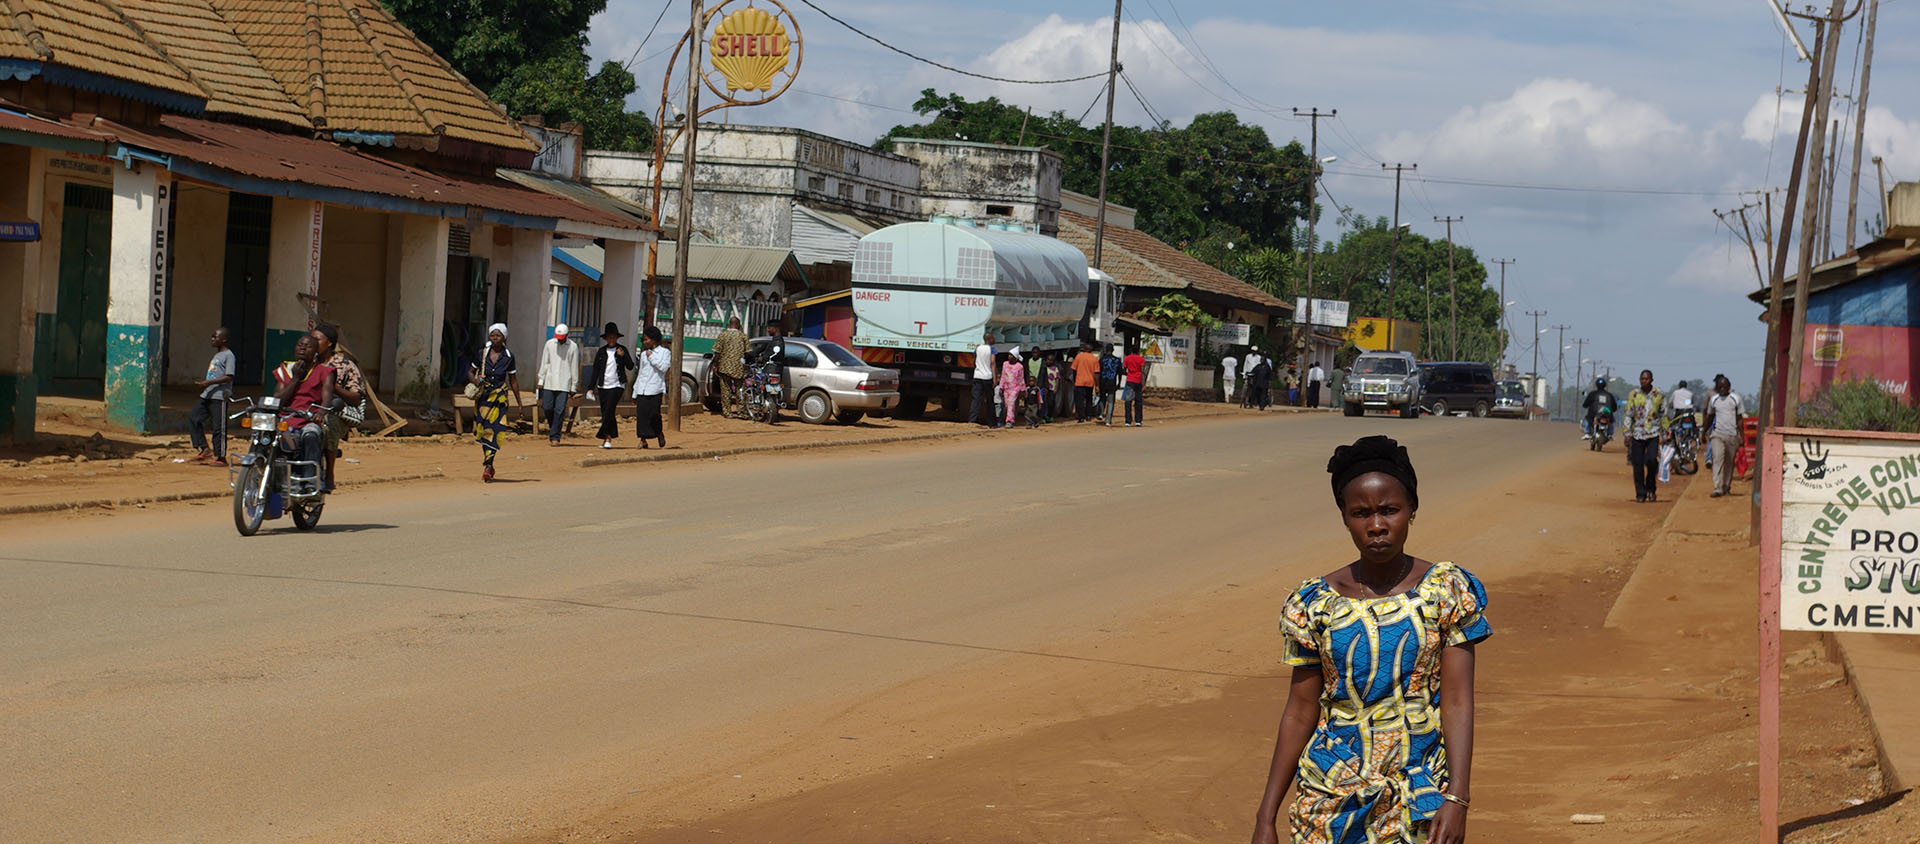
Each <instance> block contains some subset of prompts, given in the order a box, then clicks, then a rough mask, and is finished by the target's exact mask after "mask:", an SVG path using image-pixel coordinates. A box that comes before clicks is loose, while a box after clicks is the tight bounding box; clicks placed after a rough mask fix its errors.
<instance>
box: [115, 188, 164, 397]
mask: <svg viewBox="0 0 1920 844" xmlns="http://www.w3.org/2000/svg"><path fill="white" fill-rule="evenodd" d="M136 168H137V169H130V168H126V167H116V168H115V169H114V171H113V234H112V237H111V238H110V239H109V241H108V242H109V244H110V246H109V247H108V251H107V267H108V280H107V369H106V379H105V391H106V405H107V421H109V422H111V423H113V424H114V425H117V426H119V427H122V428H125V429H127V430H130V431H139V432H142V433H149V432H152V431H154V430H156V429H157V427H158V424H159V421H160V419H159V417H160V381H161V377H162V375H163V374H164V373H163V372H161V368H160V363H161V350H162V349H164V348H166V324H165V319H166V306H167V283H168V281H169V279H168V278H167V250H168V249H169V248H170V247H171V246H172V244H171V243H170V242H169V241H170V237H171V234H172V232H171V231H170V228H171V225H170V224H171V222H172V221H171V219H170V218H169V215H168V208H169V205H170V204H171V200H172V195H173V179H172V176H171V174H169V173H168V172H166V171H165V170H163V169H161V168H160V167H158V166H156V165H153V164H149V163H144V162H143V163H140V164H138V165H136Z"/></svg>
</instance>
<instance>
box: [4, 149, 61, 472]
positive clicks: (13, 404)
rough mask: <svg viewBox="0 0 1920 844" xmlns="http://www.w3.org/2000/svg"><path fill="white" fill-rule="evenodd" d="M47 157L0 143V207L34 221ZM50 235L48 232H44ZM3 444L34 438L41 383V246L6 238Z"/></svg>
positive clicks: (42, 197) (42, 192)
mask: <svg viewBox="0 0 1920 844" xmlns="http://www.w3.org/2000/svg"><path fill="white" fill-rule="evenodd" d="M46 170H47V168H46V155H45V153H42V152H40V151H39V150H37V149H35V148H33V147H22V146H5V145H0V208H17V209H19V210H20V211H21V212H23V213H25V214H26V215H27V216H28V217H29V218H30V219H31V220H33V221H34V222H36V223H40V224H42V228H43V229H44V227H45V224H47V223H48V222H49V221H48V220H46V219H45V215H44V214H42V213H41V211H42V207H41V206H42V203H44V202H45V194H46ZM40 237H41V238H42V239H45V237H46V232H45V231H44V230H43V231H42V232H41V234H40ZM9 311H10V312H11V313H12V314H13V316H11V317H0V319H4V320H5V322H4V323H0V442H8V441H11V442H26V441H28V440H30V439H33V414H34V403H35V400H36V398H37V397H38V394H39V382H38V379H37V378H36V377H35V375H34V374H33V345H34V321H35V318H36V314H38V313H39V311H40V244H39V243H38V242H35V241H0V313H7V312H9Z"/></svg>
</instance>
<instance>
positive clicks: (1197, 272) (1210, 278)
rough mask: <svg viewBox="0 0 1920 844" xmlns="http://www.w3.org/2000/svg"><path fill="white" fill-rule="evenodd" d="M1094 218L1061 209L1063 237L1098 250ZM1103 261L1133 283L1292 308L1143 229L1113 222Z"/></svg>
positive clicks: (1124, 281) (1087, 250)
mask: <svg viewBox="0 0 1920 844" xmlns="http://www.w3.org/2000/svg"><path fill="white" fill-rule="evenodd" d="M1094 225H1095V224H1094V219H1093V218H1092V217H1088V216H1085V215H1082V214H1075V213H1074V212H1072V211H1067V210H1062V211H1061V212H1060V239H1061V240H1064V241H1066V242H1067V243H1070V244H1073V245H1074V246H1076V247H1078V248H1079V249H1080V251H1082V252H1085V253H1087V255H1088V256H1089V257H1091V256H1092V254H1093V229H1094ZM1100 257H1101V259H1102V263H1103V264H1104V266H1102V267H1101V269H1103V270H1105V271H1106V273H1107V274H1108V275H1111V276H1113V277H1114V278H1115V279H1116V280H1118V281H1119V282H1120V283H1121V284H1122V285H1125V286H1128V287H1163V288H1169V289H1183V290H1185V289H1190V290H1193V291H1198V292H1203V293H1209V294H1212V295H1213V296H1214V297H1218V298H1225V299H1234V300H1238V301H1239V302H1242V303H1246V304H1248V305H1251V306H1253V307H1255V308H1264V309H1267V310H1270V311H1275V312H1280V311H1291V310H1293V306H1292V305H1290V304H1288V303H1286V302H1282V301H1280V300H1279V299H1276V298H1274V297H1273V296H1271V295H1269V294H1268V293H1267V292H1266V291H1264V290H1261V289H1260V288H1258V287H1255V286H1253V285H1251V284H1248V283H1246V282H1244V281H1241V280H1240V279H1237V278H1234V277H1233V276H1231V275H1228V274H1227V273H1225V272H1222V271H1221V270H1220V269H1219V268H1217V267H1215V266H1213V265H1212V264H1209V263H1207V262H1205V261H1202V260H1200V259H1198V258H1195V257H1193V256H1191V255H1188V254H1187V253H1185V252H1182V251H1180V250H1178V249H1175V248H1173V247H1172V246H1169V245H1167V244H1165V243H1162V242H1160V241H1159V240H1156V239H1155V238H1153V237H1152V236H1151V235H1148V234H1147V233H1146V232H1143V231H1140V230H1138V229H1129V228H1123V227H1120V226H1115V225H1108V226H1107V229H1106V234H1105V237H1104V238H1103V240H1102V243H1101V256H1100Z"/></svg>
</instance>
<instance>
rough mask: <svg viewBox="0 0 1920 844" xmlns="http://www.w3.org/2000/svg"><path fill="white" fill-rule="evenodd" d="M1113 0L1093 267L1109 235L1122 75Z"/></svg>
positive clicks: (1118, 1)
mask: <svg viewBox="0 0 1920 844" xmlns="http://www.w3.org/2000/svg"><path fill="white" fill-rule="evenodd" d="M1122 2H1123V0H1113V51H1112V52H1111V53H1110V54H1108V56H1107V124H1106V128H1104V129H1102V130H1100V208H1099V210H1097V211H1095V212H1094V219H1093V267H1094V269H1104V268H1103V267H1101V266H1100V259H1101V249H1102V247H1104V246H1105V241H1106V237H1107V168H1108V167H1110V166H1111V164H1110V162H1111V161H1112V158H1111V156H1112V154H1113V85H1114V82H1115V79H1114V77H1116V76H1119V75H1120V4H1121V3H1122Z"/></svg>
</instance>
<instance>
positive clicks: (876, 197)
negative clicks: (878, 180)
mask: <svg viewBox="0 0 1920 844" xmlns="http://www.w3.org/2000/svg"><path fill="white" fill-rule="evenodd" d="M867 203H868V204H869V205H879V204H880V192H879V191H877V190H874V189H873V188H867Z"/></svg>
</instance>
